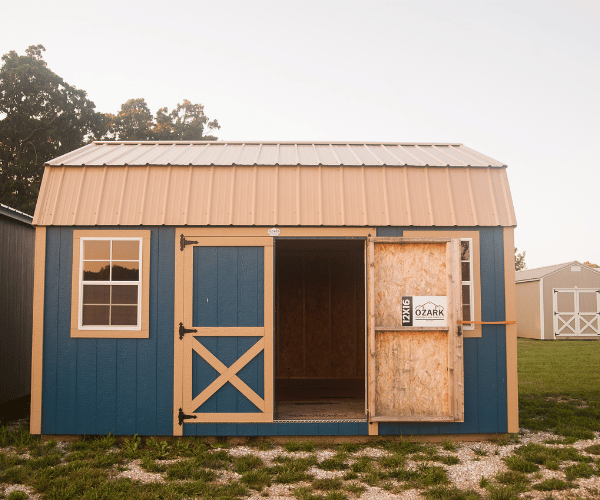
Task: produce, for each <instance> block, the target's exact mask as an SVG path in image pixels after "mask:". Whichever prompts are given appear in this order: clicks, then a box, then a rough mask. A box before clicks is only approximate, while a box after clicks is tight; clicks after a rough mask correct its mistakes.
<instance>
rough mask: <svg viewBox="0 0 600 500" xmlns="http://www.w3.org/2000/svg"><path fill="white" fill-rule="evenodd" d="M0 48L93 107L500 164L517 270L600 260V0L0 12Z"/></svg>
mask: <svg viewBox="0 0 600 500" xmlns="http://www.w3.org/2000/svg"><path fill="white" fill-rule="evenodd" d="M2 17H3V19H4V22H3V23H2V24H3V27H2V30H1V31H0V52H1V53H2V54H5V53H6V52H8V51H9V50H16V51H17V52H18V53H20V54H22V53H24V51H25V49H26V48H27V47H28V46H29V45H33V44H39V43H41V44H43V45H44V46H45V47H46V49H47V50H46V52H45V54H44V59H45V60H46V61H47V63H48V66H49V67H50V69H52V70H53V71H54V72H55V73H57V74H58V75H60V76H61V77H63V78H64V79H65V80H66V81H67V82H68V83H70V84H71V85H74V86H76V87H78V88H81V89H83V90H85V91H87V93H88V96H89V98H90V99H91V100H92V101H93V102H95V103H96V106H97V109H98V110H99V111H102V112H112V113H116V112H118V110H119V108H120V106H121V104H122V103H124V102H125V101H126V100H127V99H130V98H137V97H143V98H145V99H146V101H147V102H148V104H149V106H150V109H151V110H152V112H153V113H155V112H156V111H157V109H158V108H159V107H163V106H167V107H169V108H173V107H174V106H176V104H177V103H178V102H181V101H182V100H183V99H184V98H185V99H189V100H190V101H192V102H194V103H202V104H203V105H204V106H205V113H206V115H207V116H208V117H209V118H211V119H213V118H216V119H218V120H219V123H220V124H221V127H222V128H221V130H220V131H218V133H217V135H218V137H219V139H222V140H292V141H293V140H341V141H397V142H408V141H415V142H460V143H463V144H465V145H467V146H469V147H471V148H473V149H475V150H477V151H480V152H482V153H484V154H486V155H488V156H491V157H492V158H494V159H497V160H499V161H502V162H504V163H506V164H507V165H508V176H509V181H510V186H511V192H512V196H513V200H514V204H515V210H516V214H517V221H518V227H517V230H516V233H515V240H516V245H517V247H518V248H519V250H525V251H526V252H527V256H526V263H527V266H528V268H533V267H539V266H545V265H551V264H557V263H561V262H567V261H572V260H579V261H581V262H583V261H586V260H589V261H591V262H595V263H597V264H599V265H600V208H599V207H600V203H599V201H598V200H599V194H600V154H599V151H598V150H599V146H600V1H592V0H589V1H574V0H570V1H568V2H567V1H562V2H560V1H551V0H545V1H539V2H538V1H527V0H520V1H485V0H478V1H454V2H451V1H447V0H445V1H390V2H380V1H370V2H358V1H357V2H351V1H346V2H342V1H337V2H334V1H326V0H321V1H318V2H308V1H279V2H264V1H260V2H259V1H255V2H252V1H245V2H225V1H218V0H211V1H210V2H203V1H189V2H184V1H180V2H178V1H160V2H159V1H153V0H150V1H148V0H146V1H131V0H130V1H127V0H119V1H110V0H108V1H107V0H103V1H90V0H86V1H80V0H78V1H73V2H66V1H60V0H58V1H53V2H49V1H47V0H45V1H40V0H34V1H30V2H16V1H13V2H10V3H9V4H8V3H5V4H3V6H2Z"/></svg>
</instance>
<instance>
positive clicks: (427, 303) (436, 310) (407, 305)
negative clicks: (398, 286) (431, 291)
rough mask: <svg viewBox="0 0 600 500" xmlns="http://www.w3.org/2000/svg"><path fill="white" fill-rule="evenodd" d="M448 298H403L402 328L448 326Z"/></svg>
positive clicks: (429, 296)
mask: <svg viewBox="0 0 600 500" xmlns="http://www.w3.org/2000/svg"><path fill="white" fill-rule="evenodd" d="M447 310H448V297H447V296H446V295H442V296H431V295H426V296H414V295H403V296H402V326H420V327H431V328H437V327H440V326H443V327H446V326H448V316H447V312H446V311H447Z"/></svg>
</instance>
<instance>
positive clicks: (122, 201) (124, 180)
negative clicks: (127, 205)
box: [117, 165, 129, 225]
mask: <svg viewBox="0 0 600 500" xmlns="http://www.w3.org/2000/svg"><path fill="white" fill-rule="evenodd" d="M128 174H129V166H128V165H126V166H125V175H124V177H123V187H122V188H121V199H120V200H119V208H118V212H117V225H120V224H121V218H122V217H123V203H124V201H125V188H126V187H127V176H128Z"/></svg>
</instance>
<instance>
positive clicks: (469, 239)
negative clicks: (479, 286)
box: [460, 238, 475, 330]
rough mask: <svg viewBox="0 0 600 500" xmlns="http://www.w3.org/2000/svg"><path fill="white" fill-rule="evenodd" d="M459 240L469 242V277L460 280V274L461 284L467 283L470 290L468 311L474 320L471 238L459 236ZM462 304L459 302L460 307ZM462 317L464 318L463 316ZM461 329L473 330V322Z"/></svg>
mask: <svg viewBox="0 0 600 500" xmlns="http://www.w3.org/2000/svg"><path fill="white" fill-rule="evenodd" d="M460 241H468V242H469V277H470V278H471V280H470V281H462V276H461V284H463V285H469V291H470V295H471V296H470V297H469V308H470V312H471V321H474V320H475V291H474V288H475V283H474V279H473V278H474V276H473V238H461V239H460ZM462 262H463V260H462V253H461V259H460V264H461V266H460V269H461V274H462ZM462 306H463V305H462V304H461V307H462ZM463 319H464V318H463ZM463 330H475V324H473V323H471V324H468V323H467V324H465V325H463Z"/></svg>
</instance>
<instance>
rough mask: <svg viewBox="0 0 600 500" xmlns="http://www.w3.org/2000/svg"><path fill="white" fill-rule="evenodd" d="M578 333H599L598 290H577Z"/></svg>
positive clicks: (599, 295) (599, 291)
mask: <svg viewBox="0 0 600 500" xmlns="http://www.w3.org/2000/svg"><path fill="white" fill-rule="evenodd" d="M577 320H578V321H577V322H578V325H577V327H578V329H579V335H598V334H600V290H578V291H577Z"/></svg>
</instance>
